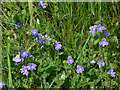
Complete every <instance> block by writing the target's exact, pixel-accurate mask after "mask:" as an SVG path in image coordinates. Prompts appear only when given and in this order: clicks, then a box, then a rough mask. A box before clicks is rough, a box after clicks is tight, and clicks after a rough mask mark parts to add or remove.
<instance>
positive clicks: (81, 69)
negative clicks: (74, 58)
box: [76, 65, 84, 73]
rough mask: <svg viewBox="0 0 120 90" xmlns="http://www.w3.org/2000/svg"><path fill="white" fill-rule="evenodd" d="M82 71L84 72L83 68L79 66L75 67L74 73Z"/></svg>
mask: <svg viewBox="0 0 120 90" xmlns="http://www.w3.org/2000/svg"><path fill="white" fill-rule="evenodd" d="M82 71H84V68H83V67H81V66H80V65H77V70H76V72H77V73H82Z"/></svg>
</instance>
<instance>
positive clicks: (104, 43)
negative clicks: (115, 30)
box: [99, 38, 108, 47]
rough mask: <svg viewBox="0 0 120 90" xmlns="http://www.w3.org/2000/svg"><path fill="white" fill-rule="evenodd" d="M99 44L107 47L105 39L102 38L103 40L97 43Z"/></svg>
mask: <svg viewBox="0 0 120 90" xmlns="http://www.w3.org/2000/svg"><path fill="white" fill-rule="evenodd" d="M99 44H100V45H102V46H103V47H104V46H105V45H108V42H107V41H106V39H105V38H103V39H102V40H101V41H100V42H99Z"/></svg>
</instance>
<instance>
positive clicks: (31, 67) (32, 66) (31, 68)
mask: <svg viewBox="0 0 120 90" xmlns="http://www.w3.org/2000/svg"><path fill="white" fill-rule="evenodd" d="M36 66H37V65H36V64H34V63H30V70H31V71H32V70H36Z"/></svg>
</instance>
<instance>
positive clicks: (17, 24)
mask: <svg viewBox="0 0 120 90" xmlns="http://www.w3.org/2000/svg"><path fill="white" fill-rule="evenodd" d="M22 24H23V23H22V22H20V21H19V20H17V22H16V23H15V26H17V27H20V25H22Z"/></svg>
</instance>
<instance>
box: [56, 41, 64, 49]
mask: <svg viewBox="0 0 120 90" xmlns="http://www.w3.org/2000/svg"><path fill="white" fill-rule="evenodd" d="M61 47H62V45H61V44H60V42H57V41H55V49H56V50H58V49H61Z"/></svg>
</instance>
